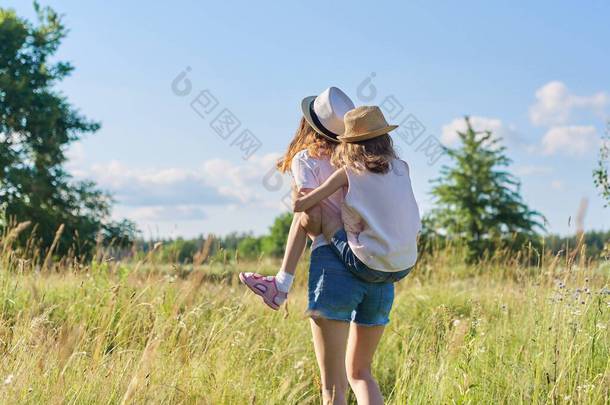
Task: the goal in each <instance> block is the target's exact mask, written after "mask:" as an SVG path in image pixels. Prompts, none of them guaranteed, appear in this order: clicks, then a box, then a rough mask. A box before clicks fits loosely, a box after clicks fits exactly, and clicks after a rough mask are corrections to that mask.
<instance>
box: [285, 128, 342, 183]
mask: <svg viewBox="0 0 610 405" xmlns="http://www.w3.org/2000/svg"><path fill="white" fill-rule="evenodd" d="M337 145H338V144H337V143H336V142H333V141H331V140H330V139H327V138H325V137H323V136H322V135H320V134H318V133H317V132H316V131H315V130H314V129H313V128H312V127H311V125H309V123H308V122H307V120H305V118H304V117H301V122H300V123H299V127H298V128H297V131H296V133H295V134H294V138H293V139H292V141H291V142H290V145H288V149H286V152H285V153H284V155H283V156H282V157H281V158H280V159H279V160H278V161H277V164H276V167H277V169H278V170H279V171H280V173H286V172H287V171H289V170H290V164H291V162H292V158H293V157H294V155H296V154H297V152H299V151H301V150H303V149H306V150H307V153H309V156H311V157H312V158H315V159H319V158H321V157H322V156H328V157H330V156H332V153H333V150H334V149H335V147H336V146H337Z"/></svg>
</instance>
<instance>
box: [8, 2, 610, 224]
mask: <svg viewBox="0 0 610 405" xmlns="http://www.w3.org/2000/svg"><path fill="white" fill-rule="evenodd" d="M428 3H429V2H428ZM43 4H45V5H50V6H52V7H53V8H55V9H56V10H57V11H58V12H60V13H62V14H65V19H64V21H65V23H66V25H67V26H68V27H69V29H70V34H69V36H68V38H67V39H66V40H65V42H64V45H63V46H62V48H61V49H60V51H59V54H58V57H59V58H60V59H63V60H68V61H70V62H72V63H73V64H74V65H75V67H76V70H75V72H74V74H73V75H72V76H71V77H70V78H68V79H67V80H66V81H65V82H63V83H62V84H61V85H60V89H61V90H62V91H63V92H64V93H65V94H66V95H67V96H68V97H69V99H70V100H71V101H72V102H73V103H74V104H75V105H76V106H78V107H79V108H80V109H81V111H82V112H83V113H85V114H86V115H88V116H89V117H90V118H93V119H96V120H99V121H101V123H102V129H101V130H100V131H99V132H98V133H96V134H94V135H89V136H87V137H86V138H85V139H84V140H83V141H82V142H79V143H78V144H75V145H72V147H71V148H70V149H69V151H68V153H69V156H70V162H69V168H70V170H71V171H72V173H73V174H74V175H75V176H76V177H79V178H83V177H84V178H91V179H94V180H96V181H97V182H98V183H99V184H100V185H101V186H102V187H103V188H104V189H106V190H109V191H111V192H113V193H114V195H115V197H116V199H117V205H116V208H115V211H114V215H115V216H116V217H124V216H127V217H130V218H132V219H134V220H136V221H137V223H138V224H139V225H140V228H141V229H142V230H143V231H144V234H145V235H147V236H177V235H184V236H192V235H197V234H200V233H203V234H207V233H210V232H211V233H217V234H226V233H228V232H230V231H233V230H238V231H249V230H252V231H253V232H255V233H257V234H258V233H262V232H264V231H265V230H266V229H267V227H268V226H269V225H270V223H271V222H272V220H273V218H274V217H275V216H276V215H277V214H279V213H280V212H282V210H284V209H285V208H284V205H283V203H282V202H281V201H282V198H283V197H284V196H285V194H286V192H287V190H288V180H287V179H284V180H282V181H281V184H277V181H276V180H277V179H275V178H274V177H273V176H272V174H270V169H271V168H272V166H273V161H274V160H275V159H276V158H277V156H278V154H279V153H281V151H282V150H283V149H284V148H285V147H286V145H287V144H288V142H289V141H290V139H291V137H292V135H293V133H294V130H295V129H296V125H297V123H298V120H299V117H300V112H299V103H300V100H301V98H302V97H304V96H307V95H311V94H316V93H319V92H320V91H322V90H323V89H324V88H326V87H328V86H331V85H334V86H338V87H340V88H342V89H343V90H344V91H345V92H346V93H348V94H349V95H350V96H351V97H352V98H353V99H354V101H355V103H356V104H363V103H365V102H366V103H378V104H381V103H385V106H386V112H389V108H390V107H391V106H392V105H393V106H394V107H396V108H395V109H394V110H393V113H396V112H397V111H399V110H401V111H402V112H401V113H400V114H397V115H396V117H395V119H394V122H396V123H401V122H402V121H403V120H404V119H405V118H406V117H407V116H408V115H409V114H412V116H414V117H416V118H417V120H418V121H419V122H420V123H421V124H422V125H423V126H424V127H425V131H424V133H423V135H422V137H421V138H418V140H417V142H414V143H413V144H412V145H409V144H407V143H405V142H404V141H403V140H402V139H401V138H399V137H397V138H396V144H397V145H398V148H399V150H400V154H401V156H402V157H403V158H404V159H405V160H407V161H408V162H409V164H410V165H411V169H412V177H413V179H412V181H413V184H414V187H415V192H416V196H417V198H418V201H419V203H420V207H421V209H422V210H423V211H424V212H425V211H426V210H427V209H429V208H430V206H431V202H430V197H429V194H428V191H429V189H430V185H429V180H430V179H432V178H434V177H436V176H437V175H438V172H439V169H440V167H441V165H442V164H443V163H446V162H447V161H446V160H445V159H444V158H441V159H440V160H439V161H438V162H436V163H435V164H429V158H428V157H427V156H426V154H425V153H424V151H422V150H421V147H419V146H420V145H421V142H423V141H424V140H425V139H432V140H433V139H438V140H441V141H442V142H445V143H447V144H452V142H453V140H454V136H452V133H453V132H454V130H455V129H456V128H459V126H460V121H459V119H460V117H463V116H464V115H466V114H468V115H470V116H472V117H473V123H474V124H475V127H477V128H479V129H491V130H493V131H494V132H495V133H498V134H499V135H501V136H502V137H503V138H504V139H505V144H506V145H507V147H508V153H509V155H510V157H511V158H512V159H513V160H514V163H513V166H512V167H511V169H512V171H513V173H515V174H517V175H518V177H519V178H520V180H521V181H522V191H523V195H524V198H525V200H526V202H527V203H528V204H529V205H530V206H531V207H532V208H534V209H537V210H539V211H541V212H543V213H544V214H545V215H546V217H547V219H548V221H549V225H548V230H549V231H550V232H558V233H563V234H565V233H570V232H573V231H574V225H573V223H572V224H571V225H569V218H570V216H572V217H573V216H574V215H575V214H576V211H577V209H578V206H579V204H580V201H581V199H583V198H587V199H588V202H589V208H588V212H587V216H586V220H585V226H586V228H587V229H608V228H610V215H609V213H610V211H609V210H610V209H606V210H604V208H603V204H602V201H601V199H600V198H599V197H598V195H597V193H596V191H595V189H594V187H593V184H592V177H591V171H592V168H593V167H594V165H595V159H596V156H597V147H598V142H599V137H600V136H601V134H602V133H603V131H604V127H605V124H604V123H605V122H606V121H607V120H608V118H609V117H610V75H608V69H609V68H610V49H609V48H610V44H609V43H608V38H610V25H609V24H608V23H607V17H608V15H610V4H609V3H607V2H603V1H590V2H578V3H574V2H550V1H548V2H543V1H540V2H493V3H492V2H483V1H480V2H469V1H466V2H459V3H458V2H436V3H435V4H433V5H432V4H426V3H425V2H409V3H406V2H377V3H371V2H368V3H366V4H365V3H359V4H357V3H355V2H347V1H341V2H325V1H308V2H285V3H277V2H270V1H266V2H256V3H255V4H253V3H251V2H212V3H205V4H204V3H202V2H196V1H180V2H173V3H172V4H168V3H167V2H144V1H140V2H124V1H104V2H101V1H98V2H92V1H89V2H82V1H75V0H74V1H71V0H65V1H48V2H43ZM3 6H8V7H11V8H14V9H15V10H16V11H17V12H18V14H20V15H22V16H25V17H28V18H33V17H34V14H33V8H32V6H31V4H29V3H28V2H26V1H21V0H20V1H14V0H8V1H6V0H5V1H4V2H3ZM187 67H188V68H190V71H189V72H188V75H187V78H188V80H190V83H191V92H190V93H189V94H188V95H185V96H178V95H176V94H174V92H173V91H172V81H173V80H174V79H175V78H176V76H177V75H178V74H180V72H182V71H184V70H185V69H186V68H187ZM372 75H374V77H373V78H372V80H371V82H370V85H372V86H373V88H374V89H375V91H376V96H375V97H374V98H372V100H370V101H367V100H365V97H366V96H367V95H370V94H371V93H370V91H371V87H370V86H368V85H367V86H361V85H362V84H363V81H364V80H366V79H367V78H370V77H371V76H372ZM181 83H182V82H181ZM359 86H361V87H362V89H361V91H360V92H359V91H358V88H359ZM204 90H206V91H207V93H205V94H208V95H211V96H213V97H214V99H215V100H216V101H217V105H216V108H215V109H214V110H213V111H212V112H211V113H210V114H209V115H205V114H204V115H203V117H201V116H200V115H198V114H197V113H196V112H195V111H194V110H193V109H192V107H191V102H192V101H193V100H194V99H195V98H197V97H198V96H199V95H200V93H201V92H202V91H204ZM359 95H360V97H359ZM199 100H201V99H199ZM392 101H394V104H392ZM399 104H400V106H402V108H401V107H397V106H398V105H399ZM225 108H226V109H228V110H230V111H231V112H232V113H233V114H234V116H235V117H237V119H238V120H239V121H240V123H241V125H240V127H239V128H237V129H236V130H235V131H236V132H235V133H233V134H231V135H230V136H229V138H228V139H227V140H225V139H222V137H221V136H219V135H218V134H217V133H216V132H215V131H214V130H213V129H212V128H211V126H210V124H211V122H212V121H213V119H214V117H215V116H216V115H217V113H219V112H220V111H221V110H223V109H225ZM244 129H248V130H250V131H251V133H252V134H253V135H254V136H256V138H257V139H258V140H260V143H261V146H260V148H258V149H257V150H256V151H255V153H254V154H253V155H252V156H250V157H249V158H248V159H244V152H243V151H242V150H240V148H239V142H237V143H236V142H235V140H236V139H237V137H238V136H239V134H240V133H241V131H242V130H244ZM429 137H430V138H429ZM232 143H233V144H232ZM266 175H268V177H269V176H271V178H267V181H266V182H265V180H264V178H265V176H266ZM265 184H266V185H267V186H265ZM276 186H277V187H276Z"/></svg>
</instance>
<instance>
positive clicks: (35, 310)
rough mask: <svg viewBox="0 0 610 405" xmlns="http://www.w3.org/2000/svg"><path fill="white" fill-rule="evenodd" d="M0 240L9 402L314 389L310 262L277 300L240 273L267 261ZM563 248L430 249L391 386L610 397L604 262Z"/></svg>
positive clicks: (392, 333) (280, 397)
mask: <svg viewBox="0 0 610 405" xmlns="http://www.w3.org/2000/svg"><path fill="white" fill-rule="evenodd" d="M23 226H25V225H23ZM13 240H14V239H13ZM0 246H1V247H2V252H3V253H2V256H1V257H0V265H1V266H2V267H1V269H0V353H1V356H2V362H1V363H0V402H2V403H32V404H34V403H36V404H38V403H82V404H85V403H86V404H89V403H202V404H248V403H260V404H287V403H288V404H301V403H305V404H307V403H312V404H313V403H319V400H320V399H319V394H318V391H319V388H320V383H319V377H318V371H317V366H316V363H315V358H314V355H313V350H312V345H311V338H310V332H309V326H308V322H307V320H306V318H305V316H304V314H303V311H304V309H305V306H306V294H305V285H306V278H307V276H306V263H305V262H303V263H301V267H300V269H299V274H298V275H297V279H298V282H297V285H296V287H295V290H294V292H293V293H291V295H290V299H289V304H288V307H287V309H286V308H285V309H283V310H282V311H280V312H271V311H269V310H267V309H266V307H265V306H263V305H262V304H261V302H260V301H259V300H258V299H257V298H256V297H254V296H253V295H252V294H251V293H249V292H247V291H246V289H245V288H242V287H241V286H240V285H239V284H238V282H237V278H236V274H237V272H238V271H242V270H256V271H261V272H267V273H272V272H274V270H275V266H276V265H277V263H275V262H273V261H258V262H252V263H241V262H236V261H235V260H233V261H222V262H219V263H207V264H205V265H198V266H179V265H169V264H164V263H160V262H159V261H158V260H157V258H156V256H155V251H154V250H153V251H152V252H150V253H149V254H148V255H147V256H146V257H145V258H144V259H143V260H142V261H140V262H137V263H132V262H117V261H114V260H112V259H111V258H109V257H107V256H104V255H103V254H102V255H99V256H97V259H96V260H93V261H91V262H87V263H82V262H80V261H79V260H77V259H76V258H71V259H69V260H68V259H66V258H54V257H52V256H51V257H50V258H48V260H46V259H47V258H34V259H32V258H28V257H26V256H24V255H25V254H26V252H25V251H24V250H21V251H20V250H16V249H13V248H12V241H11V240H10V239H9V238H8V233H5V235H4V236H3V237H2V241H1V242H0ZM451 249H453V250H451ZM200 254H202V253H200ZM527 254H528V252H527V251H524V252H522V255H523V256H526V255H527ZM569 256H570V253H569V252H568V253H564V254H562V255H561V256H559V257H548V256H545V257H542V258H541V260H540V261H538V262H537V263H538V265H536V266H525V265H523V263H524V262H527V263H531V262H532V261H527V260H526V261H522V260H509V259H503V260H498V259H497V258H490V259H489V260H488V261H487V262H485V263H482V264H479V265H465V264H464V263H463V261H462V258H461V257H460V251H459V249H457V248H455V247H454V248H450V249H449V250H448V251H444V252H436V253H435V254H433V255H431V256H429V257H426V258H424V259H423V260H422V261H421V262H420V263H419V265H418V267H417V268H416V270H414V272H413V273H412V275H410V276H409V277H408V278H407V280H405V281H403V282H401V283H399V284H398V285H397V294H396V301H395V306H394V309H393V311H392V320H391V323H390V325H389V326H388V328H387V331H386V333H385V335H384V338H383V340H382V342H381V346H380V348H379V351H378V354H377V356H376V359H375V363H374V373H375V375H376V376H377V377H378V379H379V381H380V384H381V388H382V390H383V393H384V395H385V397H386V400H387V402H388V403H392V404H406V403H409V404H417V403H426V404H428V403H545V404H546V403H549V404H551V403H579V404H591V403H593V404H603V403H608V398H609V387H610V367H609V358H610V334H609V330H608V328H609V327H610V290H609V286H608V279H609V277H608V276H609V274H610V266H609V265H608V263H603V262H602V263H594V262H591V261H588V260H579V261H570V259H569ZM62 259H63V260H62ZM513 259H514V258H513ZM199 260H201V257H200V258H199ZM45 262H46V266H44V265H43V264H44V263H45ZM201 262H203V261H201ZM45 267H46V268H47V270H46V271H43V269H44V268H45Z"/></svg>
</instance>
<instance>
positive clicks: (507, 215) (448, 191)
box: [424, 117, 544, 259]
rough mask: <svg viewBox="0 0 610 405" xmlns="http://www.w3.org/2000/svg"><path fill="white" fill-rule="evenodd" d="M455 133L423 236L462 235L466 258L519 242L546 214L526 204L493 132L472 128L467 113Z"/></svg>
mask: <svg viewBox="0 0 610 405" xmlns="http://www.w3.org/2000/svg"><path fill="white" fill-rule="evenodd" d="M465 119H466V124H467V129H466V131H465V132H458V135H459V138H460V140H461V147H460V148H457V149H450V148H446V153H447V155H448V156H449V158H450V159H451V160H452V161H453V165H452V166H447V165H445V166H443V167H442V168H441V175H440V177H439V178H437V179H435V180H433V181H432V183H433V184H434V186H433V189H432V195H433V197H434V199H435V200H436V201H435V202H436V208H435V209H433V210H432V211H431V214H430V217H428V218H426V219H425V220H424V235H426V234H427V236H430V234H439V233H440V234H441V235H443V236H444V237H445V238H448V239H462V240H466V242H467V244H468V250H469V252H468V256H469V259H478V258H480V257H482V255H484V253H485V252H491V251H493V250H495V249H497V248H498V247H499V244H504V243H508V242H510V243H511V244H517V245H519V244H521V243H523V242H524V241H525V240H528V239H530V238H532V237H533V236H535V231H536V229H541V230H543V229H544V227H543V225H542V223H541V222H540V221H544V217H543V216H542V215H541V214H540V213H538V212H536V211H532V210H530V209H529V208H528V206H527V205H526V204H525V203H524V202H523V200H522V198H521V195H520V184H519V181H518V180H517V179H516V178H515V177H514V176H513V175H512V174H510V173H509V172H508V171H507V170H506V169H504V168H506V167H508V166H509V165H510V163H511V161H510V159H509V158H508V157H507V156H506V155H505V153H504V152H505V149H506V148H505V147H503V146H500V145H499V139H498V138H496V137H494V136H493V135H492V133H491V132H489V131H486V132H476V131H474V130H473V128H472V126H471V124H470V121H469V119H468V117H466V118H465Z"/></svg>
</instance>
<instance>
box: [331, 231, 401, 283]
mask: <svg viewBox="0 0 610 405" xmlns="http://www.w3.org/2000/svg"><path fill="white" fill-rule="evenodd" d="M330 246H331V247H332V249H333V250H334V251H335V253H336V254H337V255H339V257H340V258H341V260H343V263H345V266H346V267H347V269H348V270H349V271H351V272H352V273H353V274H354V275H355V276H356V277H358V278H360V279H362V280H364V281H368V282H369V283H395V282H397V281H399V280H402V279H403V278H405V277H406V276H407V275H408V274H409V273H410V272H411V269H410V268H409V269H405V270H401V271H393V272H390V271H379V270H375V269H371V268H369V267H368V266H367V265H366V264H364V263H362V261H361V260H360V259H358V258H357V257H356V255H355V254H354V252H353V251H352V248H350V247H349V244H348V243H347V234H346V233H345V230H343V229H341V230H338V231H337V232H336V233H335V235H334V236H333V237H332V239H331V240H330Z"/></svg>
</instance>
